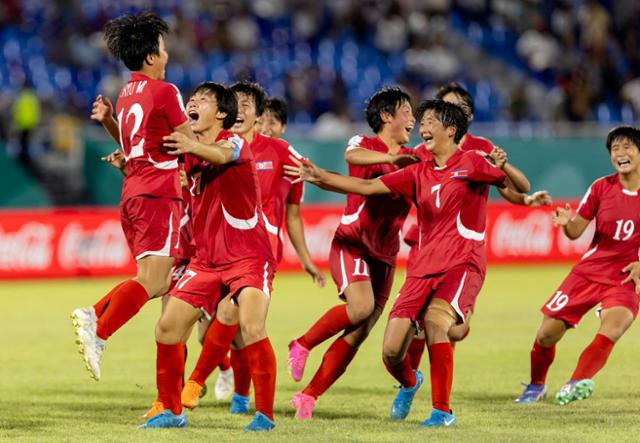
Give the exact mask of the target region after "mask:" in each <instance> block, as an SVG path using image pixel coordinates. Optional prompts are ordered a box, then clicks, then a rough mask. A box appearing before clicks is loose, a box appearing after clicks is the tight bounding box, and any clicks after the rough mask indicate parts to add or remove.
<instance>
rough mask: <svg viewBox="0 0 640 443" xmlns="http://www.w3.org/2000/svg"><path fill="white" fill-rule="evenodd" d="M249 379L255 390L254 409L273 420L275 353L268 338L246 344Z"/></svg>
mask: <svg viewBox="0 0 640 443" xmlns="http://www.w3.org/2000/svg"><path fill="white" fill-rule="evenodd" d="M244 349H245V351H246V353H247V357H248V360H249V370H250V371H251V380H253V388H254V390H255V399H256V411H258V412H262V413H263V414H264V415H266V416H267V417H269V419H271V420H273V398H274V396H275V391H276V355H275V354H274V352H273V347H271V342H270V341H269V338H263V339H262V340H260V341H258V342H256V343H253V344H251V345H249V346H246V347H245V348H244Z"/></svg>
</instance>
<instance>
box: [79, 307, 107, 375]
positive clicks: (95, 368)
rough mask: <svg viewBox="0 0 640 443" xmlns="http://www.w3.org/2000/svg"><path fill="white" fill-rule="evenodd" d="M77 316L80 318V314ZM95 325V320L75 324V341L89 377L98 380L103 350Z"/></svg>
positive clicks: (102, 342)
mask: <svg viewBox="0 0 640 443" xmlns="http://www.w3.org/2000/svg"><path fill="white" fill-rule="evenodd" d="M74 313H75V311H74ZM77 318H78V319H81V317H80V316H78V317H77ZM79 324H80V322H79ZM96 326H97V323H96V322H88V323H87V324H80V325H79V326H76V343H77V344H78V351H79V352H80V354H82V357H83V359H84V364H85V366H86V367H87V370H88V371H89V373H90V375H91V378H93V379H94V380H96V381H97V380H100V360H102V353H103V352H104V340H102V339H101V338H100V337H98V336H97V335H96Z"/></svg>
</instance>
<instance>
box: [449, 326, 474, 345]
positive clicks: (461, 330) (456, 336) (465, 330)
mask: <svg viewBox="0 0 640 443" xmlns="http://www.w3.org/2000/svg"><path fill="white" fill-rule="evenodd" d="M470 330H471V328H470V327H469V325H468V324H467V323H463V324H461V325H457V326H454V327H452V328H451V329H449V340H451V341H462V340H464V339H465V338H466V337H467V335H469V331H470Z"/></svg>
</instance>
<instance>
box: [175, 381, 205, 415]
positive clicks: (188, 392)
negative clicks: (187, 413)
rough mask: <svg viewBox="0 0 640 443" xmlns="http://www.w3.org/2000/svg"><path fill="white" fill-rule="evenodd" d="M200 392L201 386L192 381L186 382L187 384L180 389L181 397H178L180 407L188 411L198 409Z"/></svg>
mask: <svg viewBox="0 0 640 443" xmlns="http://www.w3.org/2000/svg"><path fill="white" fill-rule="evenodd" d="M201 392H202V386H200V385H199V384H198V383H196V382H195V381H193V380H189V381H187V383H186V384H185V385H184V388H183V389H182V395H181V396H180V400H181V401H182V406H184V407H185V408H189V409H194V408H196V407H198V404H199V402H200V393H201Z"/></svg>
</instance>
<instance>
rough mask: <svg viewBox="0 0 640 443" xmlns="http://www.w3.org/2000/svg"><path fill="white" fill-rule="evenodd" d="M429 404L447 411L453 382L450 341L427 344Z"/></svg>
mask: <svg viewBox="0 0 640 443" xmlns="http://www.w3.org/2000/svg"><path fill="white" fill-rule="evenodd" d="M429 363H430V365H431V367H430V375H431V404H432V406H433V408H434V409H439V410H440V411H444V412H446V413H449V411H450V410H451V407H450V406H449V398H450V396H451V385H452V384H453V347H452V346H451V343H449V342H446V343H435V344H433V345H431V346H429Z"/></svg>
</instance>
